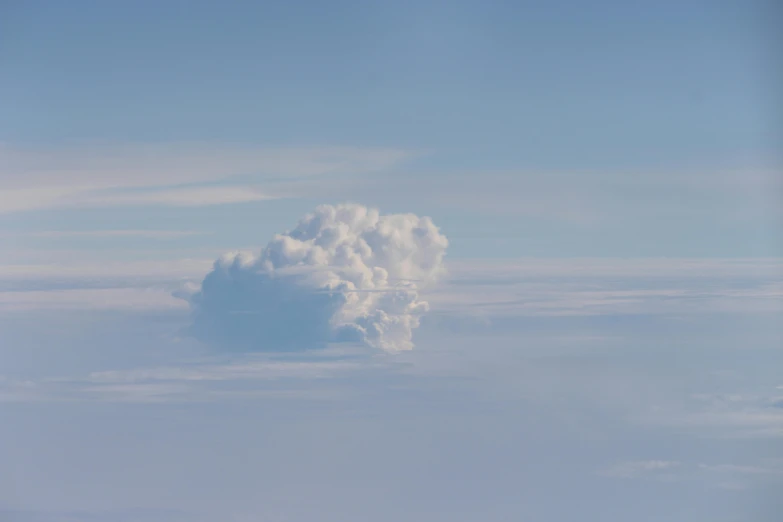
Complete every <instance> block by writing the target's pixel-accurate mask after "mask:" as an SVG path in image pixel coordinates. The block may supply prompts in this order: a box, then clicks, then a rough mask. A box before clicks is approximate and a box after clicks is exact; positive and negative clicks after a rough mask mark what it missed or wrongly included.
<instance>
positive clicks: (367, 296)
mask: <svg viewBox="0 0 783 522" xmlns="http://www.w3.org/2000/svg"><path fill="white" fill-rule="evenodd" d="M447 246H448V241H447V239H446V237H445V236H444V235H443V234H441V233H440V232H439V230H438V228H437V227H436V226H435V225H434V224H433V223H432V221H431V220H430V218H427V217H418V216H416V215H413V214H393V215H380V214H379V212H378V211H377V210H375V209H371V208H367V207H364V206H361V205H355V204H346V205H338V206H330V205H324V206H320V207H318V208H317V209H316V210H315V211H314V212H313V213H311V214H308V215H306V216H304V217H303V218H302V219H301V220H300V221H299V223H298V224H297V226H296V228H294V229H293V230H291V231H289V232H286V233H284V234H279V235H276V236H275V237H274V238H273V239H272V241H270V242H269V244H268V245H267V246H266V247H265V248H264V249H263V250H261V252H260V254H259V255H253V254H249V253H241V252H237V253H230V254H226V255H224V256H223V257H221V258H220V259H218V260H217V261H216V262H215V264H214V267H213V269H212V271H211V272H210V273H209V274H208V275H207V276H206V277H205V278H204V281H203V282H202V284H201V288H200V289H194V290H193V291H192V292H189V293H182V294H180V296H181V297H184V298H185V299H187V300H188V301H189V303H190V305H191V307H192V311H193V323H192V325H191V328H190V333H191V334H192V335H194V336H195V337H197V338H198V339H200V340H202V341H205V342H208V343H210V344H214V345H218V346H221V347H224V348H233V349H241V350H253V351H283V350H303V349H309V348H318V347H322V346H324V345H325V344H326V343H329V342H340V341H349V342H360V343H364V344H366V345H368V346H371V347H374V348H380V349H383V350H387V351H400V350H410V349H411V348H412V347H413V343H412V336H413V330H414V329H415V328H416V327H418V325H419V319H420V317H421V315H422V314H423V313H424V312H426V311H427V310H428V304H427V302H425V301H423V300H421V299H420V297H419V289H420V287H421V286H422V285H426V284H428V283H431V282H433V281H434V280H435V279H436V278H437V277H438V275H440V274H441V273H442V271H443V257H444V255H445V253H446V248H447Z"/></svg>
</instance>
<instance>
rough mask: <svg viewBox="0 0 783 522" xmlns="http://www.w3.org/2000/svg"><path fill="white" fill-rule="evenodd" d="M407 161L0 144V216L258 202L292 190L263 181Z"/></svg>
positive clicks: (397, 155) (373, 153) (391, 153)
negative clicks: (274, 188)
mask: <svg viewBox="0 0 783 522" xmlns="http://www.w3.org/2000/svg"><path fill="white" fill-rule="evenodd" d="M410 156H411V153H410V152H408V151H405V150H401V149H393V148H351V147H321V148H315V147H310V148H263V147H254V146H223V145H214V144H165V145H152V144H119V145H117V144H101V143H94V144H89V145H70V146H61V147H46V148H44V147H19V146H14V145H10V144H5V145H0V213H10V212H20V211H27V210H36V209H45V208H59V207H74V206H76V207H91V206H92V207H94V206H117V205H171V206H196V205H214V204H225V203H237V202H247V201H260V200H264V199H270V198H275V197H284V196H290V195H291V191H290V190H277V191H275V192H274V193H272V192H270V191H269V190H267V189H266V188H264V187H260V186H259V184H260V183H262V182H263V183H266V182H271V181H275V180H278V181H279V180H283V179H295V178H307V177H312V176H319V175H327V174H357V173H369V172H375V171H379V170H383V169H385V168H388V167H390V166H392V165H395V164H397V163H399V162H400V161H402V160H404V159H406V158H408V157H410ZM216 183H217V184H216ZM205 184H206V185H208V186H204V185H205Z"/></svg>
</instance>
